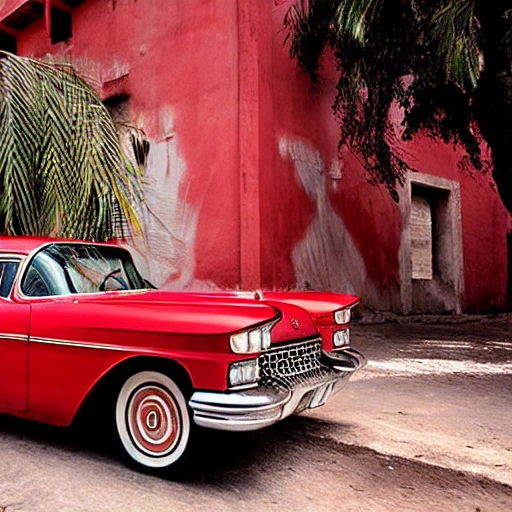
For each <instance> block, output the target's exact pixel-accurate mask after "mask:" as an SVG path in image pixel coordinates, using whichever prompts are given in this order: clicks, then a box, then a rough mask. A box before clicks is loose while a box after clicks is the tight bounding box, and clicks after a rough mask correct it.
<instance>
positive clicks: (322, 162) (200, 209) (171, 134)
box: [9, 0, 508, 312]
mask: <svg viewBox="0 0 512 512" xmlns="http://www.w3.org/2000/svg"><path fill="white" fill-rule="evenodd" d="M9 1H10V4H13V1H11V0H9ZM290 1H291V0H258V1H256V0H254V1H252V0H251V1H248V0H166V1H165V2H164V1H162V2H156V1H154V0H153V1H150V0H146V1H142V0H117V1H115V0H110V1H106V0H86V1H85V2H84V3H82V4H81V5H80V6H79V7H77V8H76V9H74V10H73V12H72V14H73V38H72V40H71V41H70V42H69V43H59V44H58V45H54V46H52V45H51V44H50V43H49V40H48V35H47V33H46V30H45V23H44V18H40V19H39V20H38V21H36V22H34V23H32V24H30V25H28V26H27V27H26V28H24V29H23V30H22V31H21V32H20V33H19V35H18V51H19V53H20V54H24V55H31V56H36V57H43V56H44V55H46V54H47V53H53V54H57V55H58V56H60V57H59V58H61V59H62V58H64V59H70V60H71V61H72V62H73V63H74V65H75V66H76V67H77V68H78V69H79V70H80V71H82V72H85V73H86V74H87V75H88V76H89V77H90V78H91V79H92V81H93V82H95V83H96V85H97V87H98V88H99V90H100V91H101V93H102V94H103V96H104V97H105V98H106V97H109V96H112V95H119V94H122V95H127V96H128V97H129V107H130V118H131V120H132V122H133V123H134V124H135V125H137V126H140V127H142V128H143V129H144V130H145V131H146V132H147V134H148V137H149V138H150V141H151V150H150V156H149V163H148V169H147V176H146V179H145V182H146V191H147V203H148V205H149V209H150V212H151V213H148V214H147V218H146V231H147V244H148V245H147V247H139V259H140V260H141V261H142V263H143V265H144V267H145V269H146V271H147V273H148V274H149V276H150V277H151V279H153V280H154V281H155V282H156V283H157V284H159V285H164V286H168V287H175V288H184V287H189V288H190V287H194V288H197V287H203V288H204V287H220V288H229V287H237V286H242V287H246V288H253V287H260V286H261V287H263V288H294V287H300V288H312V289H318V288H322V289H330V290H339V291H346V292H353V293H357V294H359V295H361V296H362V298H363V300H364V302H365V303H366V304H367V305H368V306H370V307H372V308H375V309H381V310H395V311H405V312H407V310H408V307H409V306H407V305H405V306H404V304H406V303H407V304H413V302H414V301H413V300H412V298H411V297H409V298H408V294H409V295H410V294H414V287H413V286H412V283H411V273H410V272H409V270H408V269H409V267H410V261H408V260H407V258H408V256H407V254H408V253H407V251H404V243H405V242H404V240H405V241H407V236H404V234H407V226H408V222H409V221H408V216H407V215H408V213H407V212H408V211H409V201H410V197H409V195H408V194H410V192H409V190H410V188H406V189H404V190H403V191H401V197H402V200H401V203H400V204H399V205H397V204H395V203H394V202H393V201H392V200H391V199H390V197H389V195H388V193H387V192H386V191H385V190H384V189H383V188H381V187H375V186H371V185H369V184H368V183H367V180H366V176H365V174H364V171H363V169H362V168H361V166H360V163H359V162H358V160H357V158H356V157H355V156H354V155H352V154H350V153H349V152H344V153H343V154H342V155H341V157H340V155H338V151H337V142H338V127H337V125H336V123H335V121H334V119H333V116H332V111H331V104H332V101H333V98H334V94H335V83H336V73H335V71H334V70H335V66H334V62H331V61H330V60H329V58H327V60H326V63H325V70H326V71H325V76H324V83H323V89H322V91H321V92H320V93H317V94H313V93H312V92H311V89H310V83H309V81H308V79H307V78H306V77H304V76H299V75H298V73H297V69H296V66H295V63H294V62H292V61H291V60H290V58H289V56H288V53H287V49H286V48H285V47H284V46H283V39H284V33H283V32H282V30H281V28H282V21H283V17H284V14H285V12H286V10H287V8H288V6H289V5H290ZM20 3H23V2H20ZM10 6H11V7H12V5H10ZM396 117H397V121H399V112H396ZM404 149H405V150H406V151H407V154H408V158H409V160H410V163H411V165H412V166H413V167H414V168H416V169H417V170H418V171H420V172H421V173H422V174H424V175H426V176H427V177H428V176H433V177H438V178H442V179H446V180H449V181H450V183H452V184H453V183H455V184H456V185H457V186H456V189H457V191H458V192H457V193H458V194H459V195H460V201H459V203H457V204H458V205H459V206H458V208H459V214H461V219H462V221H461V239H462V247H461V248H460V251H462V255H461V258H460V260H461V262H462V263H460V265H459V264H457V265H459V267H460V268H459V269H458V270H460V275H461V276H463V277H461V281H462V282H460V283H459V282H458V281H457V283H455V284H453V283H451V284H450V286H452V285H453V286H452V289H453V290H455V291H456V293H457V294H458V295H457V297H456V298H455V299H454V301H452V302H453V304H452V303H450V304H451V305H450V304H449V305H448V306H447V309H448V310H457V308H460V307H462V309H466V310H470V311H486V310H490V309H492V308H502V307H503V306H504V304H505V291H506V285H507V248H506V233H507V222H508V214H507V213H506V211H505V209H504V208H503V206H502V205H501V203H500V201H499V198H498V196H497V194H496V192H495V190H494V188H493V186H492V182H491V180H490V177H489V176H482V175H479V174H477V173H475V174H474V175H473V176H471V175H470V174H468V173H467V172H462V171H461V170H459V163H460V159H461V156H462V155H461V153H460V151H457V150H454V149H453V148H452V147H448V146H446V145H443V144H441V143H436V142H434V141H431V140H429V139H418V140H415V141H413V142H412V143H408V144H404ZM450 186H452V185H450ZM453 190H455V188H454V189H453ZM459 214H457V213H455V214H454V215H459ZM456 220H457V219H456ZM457 222H459V223H460V221H459V220H457ZM404 254H405V256H404ZM404 258H405V259H404ZM452 270H453V272H454V275H456V274H457V269H452ZM450 275H451V274H450ZM457 275H458V274H457ZM449 280H453V279H452V278H450V279H449ZM432 293H435V290H434V291H433V292H432ZM440 293H442V290H441V292H440ZM422 307H423V306H422ZM443 307H444V306H443V305H442V304H441V309H442V308H443ZM409 309H410V307H409ZM426 309H428V305H427V307H426Z"/></svg>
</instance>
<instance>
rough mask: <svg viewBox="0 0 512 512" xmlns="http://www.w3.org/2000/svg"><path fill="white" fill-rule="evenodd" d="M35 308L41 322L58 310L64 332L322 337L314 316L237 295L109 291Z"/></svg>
mask: <svg viewBox="0 0 512 512" xmlns="http://www.w3.org/2000/svg"><path fill="white" fill-rule="evenodd" d="M32 307H33V314H34V315H36V316H38V317H40V318H41V316H42V315H44V314H45V311H46V312H48V309H49V308H50V309H52V310H53V311H57V314H58V315H59V318H61V319H62V320H61V321H60V326H61V327H62V328H63V329H65V330H68V329H76V328H81V329H84V330H89V331H90V330H98V329H99V330H102V331H103V330H117V331H119V330H123V331H138V332H141V333H143V332H147V333H152V334H158V333H160V334H164V333H174V334H185V335H220V334H229V333H234V332H237V331H240V330H243V329H247V328H250V327H253V326H257V325H261V324H264V323H267V322H270V321H272V320H279V321H278V323H277V324H276V325H275V327H274V328H273V330H272V340H273V343H281V342H285V341H288V340H290V339H297V338H298V339H302V338H307V337H311V336H315V335H318V331H317V330H316V327H315V325H314V323H313V320H312V318H311V316H310V314H309V313H308V312H307V311H306V310H304V309H303V308H301V307H300V306H297V305H295V304H288V303H286V302H280V301H275V300H265V301H262V300H258V299H256V298H254V295H250V294H247V293H237V292H232V293H231V292H225V293H223V292H219V293H194V292H171V291H164V290H141V291H136V292H133V291H130V292H106V293H103V294H101V295H99V294H94V295H90V296H85V295H81V296H73V297H66V298H55V299H53V300H49V301H44V302H40V303H37V304H33V305H32Z"/></svg>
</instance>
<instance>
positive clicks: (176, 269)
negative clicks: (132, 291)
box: [134, 109, 213, 289]
mask: <svg viewBox="0 0 512 512" xmlns="http://www.w3.org/2000/svg"><path fill="white" fill-rule="evenodd" d="M159 119H160V123H161V126H160V128H161V129H160V133H162V134H164V136H163V137H162V138H159V139H158V140H150V151H149V158H148V164H147V171H146V176H145V178H144V182H145V183H144V188H145V201H146V206H147V208H145V209H144V219H143V222H144V229H145V234H146V248H145V249H144V250H139V251H137V252H136V259H137V261H136V263H137V266H138V267H139V268H141V271H142V273H143V274H144V275H145V276H146V277H147V278H148V279H149V280H150V281H151V282H152V283H153V284H155V285H156V286H158V287H163V288H172V289H182V288H190V287H194V288H197V289H201V288H203V289H204V288H212V287H213V285H212V284H211V283H209V282H202V281H201V282H200V281H197V280H195V278H194V271H195V256H194V249H195V240H196V232H197V221H198V214H199V212H198V211H197V210H196V209H195V208H194V207H193V206H192V205H190V204H189V203H188V202H187V188H186V172H187V164H186V162H185V160H184V158H183V156H182V154H181V152H180V148H179V137H178V136H177V135H176V134H175V128H174V116H173V113H172V110H171V109H162V110H161V111H160V118H159ZM140 122H141V125H142V126H144V120H140ZM134 256H135V254H134Z"/></svg>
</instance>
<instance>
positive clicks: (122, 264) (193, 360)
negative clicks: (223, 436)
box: [0, 237, 365, 472]
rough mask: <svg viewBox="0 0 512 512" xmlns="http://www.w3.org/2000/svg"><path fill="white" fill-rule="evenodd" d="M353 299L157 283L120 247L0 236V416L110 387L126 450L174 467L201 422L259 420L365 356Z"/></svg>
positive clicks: (244, 424) (59, 405) (293, 409)
mask: <svg viewBox="0 0 512 512" xmlns="http://www.w3.org/2000/svg"><path fill="white" fill-rule="evenodd" d="M357 303H358V299H357V298H356V297H353V296H349V295H339V294H334V293H317V292H269V293H264V294H263V293H261V292H255V293H245V292H244V293H238V292H229V293H228V292H220V293H189V292H169V291H159V290H155V289H154V287H153V286H152V285H151V284H149V283H148V282H147V281H146V280H144V279H143V278H142V277H141V275H140V274H139V273H138V272H137V270H136V268H135V266H134V264H133V261H132V258H131V256H130V254H129V252H128V251H126V250H125V249H123V248H122V247H120V246H118V245H116V244H96V243H83V242H75V241H64V240H56V239H42V238H28V237H0V318H1V327H0V331H1V332H0V413H9V414H13V415H16V416H20V417H23V418H29V419H31V420H37V421H41V422H45V423H49V424H52V425H60V426H67V425H70V424H71V422H72V420H73V418H74V417H75V416H76V415H77V413H78V411H79V410H80V409H81V407H82V406H83V404H84V403H85V400H86V399H87V398H89V399H90V398H91V397H101V398H103V399H105V398H106V397H110V398H111V401H110V402H109V403H111V404H112V406H111V407H112V409H111V416H112V425H113V428H112V430H113V433H114V436H115V437H116V440H117V442H118V443H119V445H120V446H121V447H122V449H123V450H124V452H125V455H127V456H128V458H129V460H130V461H131V462H133V463H135V464H136V465H139V466H140V467H142V468H145V469H150V470H155V471H157V472H158V471H169V470H173V471H174V470H176V469H177V468H178V467H179V466H180V465H181V463H182V462H183V461H184V460H185V458H186V454H187V452H188V448H189V445H190V442H189V441H190V434H191V431H192V429H193V428H195V427H196V426H200V427H209V428H214V429H221V430H234V431H244V430H256V429H259V428H262V427H265V426H267V425H271V424H273V423H275V422H277V421H279V420H281V419H283V418H285V417H287V416H289V415H291V414H296V413H299V412H301V411H303V410H305V409H310V408H313V407H317V406H320V405H322V404H324V403H325V402H326V400H327V399H328V398H329V397H330V396H331V395H332V394H333V393H335V392H336V391H338V390H339V389H341V388H342V387H343V385H344V384H345V383H346V382H347V380H348V378H349V377H350V375H351V374H352V373H353V372H354V371H355V370H357V369H359V368H361V367H362V366H363V365H364V364H365V359H364V357H363V356H362V355H361V354H359V353H358V352H357V351H356V350H354V349H352V348H350V346H349V322H350V317H351V310H352V308H353V307H354V306H355V305H356V304H357Z"/></svg>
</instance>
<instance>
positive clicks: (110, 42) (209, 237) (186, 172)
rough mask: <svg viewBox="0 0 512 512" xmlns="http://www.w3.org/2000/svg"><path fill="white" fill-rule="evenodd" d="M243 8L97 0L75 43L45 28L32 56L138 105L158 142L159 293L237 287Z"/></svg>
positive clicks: (133, 109)
mask: <svg viewBox="0 0 512 512" xmlns="http://www.w3.org/2000/svg"><path fill="white" fill-rule="evenodd" d="M236 7H237V6H236V2H234V1H233V2H226V1H225V0H187V1H186V2H183V1H182V0H166V1H165V2H143V1H134V0H117V1H105V0H87V1H86V2H85V3H83V4H82V5H80V6H79V7H78V8H77V9H75V10H74V11H73V38H72V41H71V42H70V44H65V43H59V44H58V45H55V46H51V45H50V44H49V41H48V36H47V34H46V30H45V23H44V19H40V20H39V21H37V22H35V23H33V24H32V25H30V26H29V27H28V28H27V29H25V30H23V32H22V33H21V34H20V37H19V39H18V51H19V53H20V54H22V55H30V56H36V57H42V56H44V55H45V54H46V53H54V54H58V55H59V54H60V55H69V56H70V57H71V60H72V62H73V63H74V64H75V66H76V67H77V68H78V69H79V70H80V71H81V72H82V73H85V74H86V75H88V76H89V77H90V78H92V79H93V81H94V82H96V83H97V84H98V85H99V86H100V88H101V89H102V90H103V93H104V96H109V95H112V94H126V95H128V96H129V103H130V117H131V120H132V122H133V123H134V124H135V125H137V126H140V127H142V128H143V129H144V130H145V131H146V132H147V134H148V136H149V138H150V141H151V150H150V155H149V165H148V170H147V176H146V179H145V183H146V193H147V201H148V205H149V206H150V210H151V212H152V213H151V214H148V216H147V234H148V247H147V248H143V249H142V251H141V252H142V253H144V254H146V255H147V258H146V260H147V262H146V265H147V267H148V270H149V271H150V276H151V278H152V279H154V280H155V282H157V284H159V285H162V284H165V285H167V286H176V287H184V286H203V285H205V284H207V283H204V282H205V281H207V282H212V283H214V285H216V286H220V287H234V286H236V285H237V284H238V283H239V281H240V269H239V259H240V258H239V246H240V234H239V217H240V212H239V173H238V158H239V155H238V122H239V116H238V114H239V111H238V53H237V46H238V29H237V25H238V22H237V8H236Z"/></svg>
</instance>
